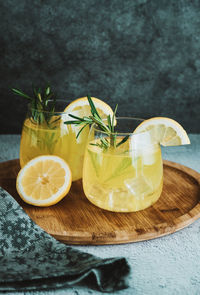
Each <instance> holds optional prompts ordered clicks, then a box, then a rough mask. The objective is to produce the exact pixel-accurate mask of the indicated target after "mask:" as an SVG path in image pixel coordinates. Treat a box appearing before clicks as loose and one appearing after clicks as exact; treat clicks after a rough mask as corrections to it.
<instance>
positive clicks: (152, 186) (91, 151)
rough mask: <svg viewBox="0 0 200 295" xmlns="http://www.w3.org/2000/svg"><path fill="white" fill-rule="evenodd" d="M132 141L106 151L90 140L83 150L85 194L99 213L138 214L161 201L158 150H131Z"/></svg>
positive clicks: (160, 166)
mask: <svg viewBox="0 0 200 295" xmlns="http://www.w3.org/2000/svg"><path fill="white" fill-rule="evenodd" d="M118 140H119V139H118ZM133 140H134V139H131V138H130V139H129V140H127V142H125V143H124V144H122V145H121V146H120V147H117V148H111V147H110V148H108V149H107V150H103V149H102V148H100V147H99V146H97V145H96V143H97V141H98V140H95V141H94V140H93V141H90V143H89V144H88V146H87V148H86V152H85V159H84V168H83V188H84V192H85V195H86V197H87V198H88V199H89V200H90V201H91V202H92V203H93V204H95V205H97V206H98V207H100V208H102V209H106V210H110V211H116V212H133V211H138V210H142V209H145V208H147V207H149V206H151V205H152V204H154V203H155V202H156V201H157V200H158V198H159V197H160V194H161V191H162V186H163V165H162V155H161V149H160V146H159V145H158V144H152V145H149V146H148V145H147V146H138V147H136V148H133V149H131V147H132V146H133V145H132V142H133ZM94 144H95V145H94Z"/></svg>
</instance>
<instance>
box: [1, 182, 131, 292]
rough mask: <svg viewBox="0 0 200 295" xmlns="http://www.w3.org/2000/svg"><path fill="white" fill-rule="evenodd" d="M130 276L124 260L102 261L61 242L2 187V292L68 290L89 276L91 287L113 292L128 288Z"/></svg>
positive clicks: (109, 259) (88, 282) (111, 259)
mask: <svg viewBox="0 0 200 295" xmlns="http://www.w3.org/2000/svg"><path fill="white" fill-rule="evenodd" d="M129 273H130V267H129V265H128V263H127V260H126V259H125V258H123V257H122V258H120V257H119V258H118V257H117V258H108V259H102V258H99V257H96V256H94V255H91V254H88V253H84V252H81V251H78V250H76V249H73V247H69V246H66V245H64V244H62V243H60V242H58V241H57V240H55V239H54V238H53V237H52V236H50V235H49V234H47V233H46V232H45V231H43V230H42V229H41V228H40V227H39V226H37V225H36V224H35V223H34V222H33V221H32V220H31V219H30V218H29V216H28V215H27V214H26V213H25V211H24V210H23V209H22V208H21V207H20V206H19V204H18V203H17V202H16V201H15V200H14V198H12V197H11V196H10V195H9V193H8V192H6V191H5V190H4V189H3V188H1V187H0V291H13V290H15V291H20V290H21V291H29V290H41V289H50V288H58V287H66V286H70V285H73V284H76V283H78V282H81V281H83V279H85V278H87V277H88V279H87V280H84V282H87V286H88V287H90V288H94V286H95V285H96V286H98V288H99V290H100V291H102V292H113V291H117V290H120V289H124V288H127V287H128V284H127V279H128V275H129ZM95 282H96V283H95Z"/></svg>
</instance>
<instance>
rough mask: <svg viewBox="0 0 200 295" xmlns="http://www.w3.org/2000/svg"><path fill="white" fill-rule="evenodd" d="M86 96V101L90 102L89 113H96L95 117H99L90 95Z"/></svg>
mask: <svg viewBox="0 0 200 295" xmlns="http://www.w3.org/2000/svg"><path fill="white" fill-rule="evenodd" d="M87 98H88V102H89V104H90V108H91V113H92V115H93V116H94V115H95V114H96V115H97V117H98V118H99V119H101V117H100V115H99V113H98V112H97V109H96V107H95V105H94V103H93V101H92V99H91V96H90V95H88V96H87Z"/></svg>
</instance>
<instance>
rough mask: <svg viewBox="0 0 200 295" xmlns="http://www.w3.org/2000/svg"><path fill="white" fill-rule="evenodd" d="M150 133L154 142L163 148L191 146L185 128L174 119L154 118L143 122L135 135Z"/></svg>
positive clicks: (135, 131)
mask: <svg viewBox="0 0 200 295" xmlns="http://www.w3.org/2000/svg"><path fill="white" fill-rule="evenodd" d="M143 131H150V133H151V136H152V138H153V140H155V141H156V142H159V143H160V144H161V145H163V146H176V145H184V144H190V139H189V137H188V135H187V133H186V131H185V130H184V129H183V127H182V126H181V125H180V124H179V123H178V122H176V121H175V120H173V119H170V118H165V117H154V118H151V119H148V120H145V121H143V122H142V123H141V124H140V125H139V126H138V127H137V128H136V129H135V130H134V133H138V132H143Z"/></svg>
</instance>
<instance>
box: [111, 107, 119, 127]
mask: <svg viewBox="0 0 200 295" xmlns="http://www.w3.org/2000/svg"><path fill="white" fill-rule="evenodd" d="M117 109H118V104H117V105H116V107H115V110H114V113H113V115H112V123H111V125H112V128H111V132H114V131H115V126H114V122H115V116H116V113H117Z"/></svg>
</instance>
